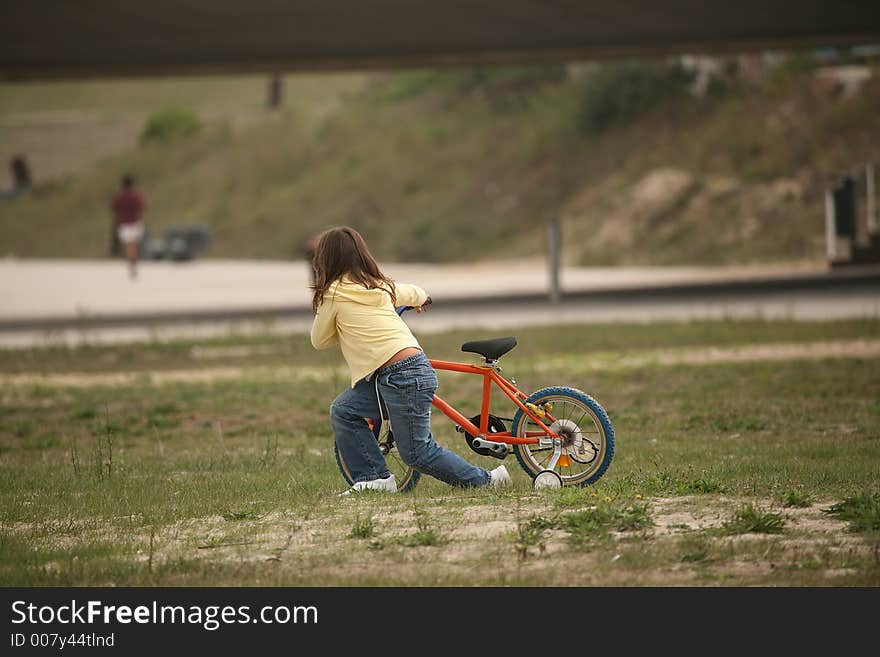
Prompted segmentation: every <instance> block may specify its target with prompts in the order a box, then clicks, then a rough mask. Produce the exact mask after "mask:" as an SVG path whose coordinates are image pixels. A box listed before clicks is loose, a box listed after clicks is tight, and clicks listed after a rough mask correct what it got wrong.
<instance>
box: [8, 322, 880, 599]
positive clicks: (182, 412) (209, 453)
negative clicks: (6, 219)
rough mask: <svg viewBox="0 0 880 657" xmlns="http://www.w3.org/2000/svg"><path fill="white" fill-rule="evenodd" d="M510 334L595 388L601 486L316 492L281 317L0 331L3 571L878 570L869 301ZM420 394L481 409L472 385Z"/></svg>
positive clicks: (715, 573) (314, 417)
mask: <svg viewBox="0 0 880 657" xmlns="http://www.w3.org/2000/svg"><path fill="white" fill-rule="evenodd" d="M502 333H505V332H504V331H502V332H501V333H499V335H500V334H502ZM511 333H513V332H511ZM515 334H516V335H517V337H518V340H519V346H518V347H517V348H516V349H514V351H513V352H511V354H509V355H508V356H506V357H505V358H504V361H505V362H504V363H503V366H504V373H505V375H507V376H515V377H516V379H517V381H518V383H519V385H520V387H521V388H522V389H524V390H534V389H537V388H540V387H544V386H546V385H557V384H561V385H572V386H575V387H578V388H581V389H583V390H585V391H587V392H589V393H590V394H591V395H593V396H594V397H595V398H596V399H597V400H599V402H600V403H601V404H602V405H603V406H604V407H605V409H606V410H607V411H608V413H609V415H610V417H611V419H612V422H613V423H614V426H615V431H616V435H617V449H616V454H615V458H614V460H613V462H612V464H611V467H610V469H609V471H608V472H607V474H606V475H605V476H604V477H603V478H602V479H601V480H599V482H598V483H597V484H595V485H593V486H591V487H587V488H565V489H562V490H558V491H534V490H533V489H532V487H531V480H530V479H529V478H528V476H527V475H526V474H525V473H524V472H523V471H522V470H521V469H520V468H519V466H518V464H517V462H516V460H515V458H513V457H509V458H508V459H507V460H506V462H505V463H506V465H507V467H508V469H509V470H510V471H511V474H512V476H513V480H514V481H513V485H512V486H511V487H510V488H508V489H503V490H499V489H492V490H489V489H479V490H460V489H454V488H452V487H449V486H447V485H445V484H442V483H440V482H438V481H435V480H433V479H430V478H427V477H426V478H423V479H422V481H421V482H420V483H419V484H418V486H417V487H416V488H415V490H414V491H413V492H412V493H407V494H402V495H387V494H381V493H366V494H362V495H360V496H357V497H346V498H340V497H337V496H336V495H335V493H337V492H339V491H341V490H344V488H345V482H344V480H343V479H342V477H341V475H340V473H339V470H338V469H337V466H336V463H335V460H334V457H333V443H332V435H331V434H330V432H329V426H328V419H327V408H328V406H329V403H330V401H331V400H332V399H333V397H334V396H335V395H336V394H338V392H339V391H340V390H341V389H342V388H343V387H344V386H345V385H346V374H345V372H344V370H343V368H342V362H341V357H339V356H338V354H333V353H318V352H315V351H314V350H312V349H311V347H310V346H309V345H308V342H307V338H305V337H302V336H290V337H285V338H279V337H265V338H236V337H232V336H230V337H228V338H224V339H219V340H211V341H200V342H198V343H193V342H185V341H180V342H174V343H158V342H157V343H151V344H143V345H125V346H115V347H114V346H106V347H81V348H77V349H71V350H68V349H38V350H30V351H28V350H24V351H20V350H15V351H5V352H2V353H0V381H2V386H0V390H2V392H0V475H2V477H0V482H2V483H0V584H2V585H4V586H48V585H60V586H82V585H88V586H93V585H110V584H115V585H137V586H141V585H166V586H178V585H187V586H203V585H211V586H213V585H223V586H244V585H270V586H274V585H287V586H336V585H339V586H400V585H412V586H438V585H477V586H489V585H515V586H516V585H523V586H573V585H581V586H582V585H587V586H611V585H614V586H653V585H663V586H727V585H734V586H741V585H773V586H876V585H878V584H880V556H878V555H880V352H878V350H877V349H876V347H877V346H878V343H880V322H878V321H877V320H865V321H845V322H828V323H789V322H761V321H749V322H700V323H669V324H655V325H604V326H603V325H595V326H593V325H590V326H569V327H561V328H556V329H524V330H517V331H516V332H515ZM466 337H467V335H465V334H455V333H450V334H442V335H431V336H426V337H424V338H423V340H422V341H423V344H424V346H425V347H426V350H427V351H428V352H429V354H430V355H432V356H433V357H436V358H442V359H448V360H456V359H462V360H467V359H468V356H466V355H464V354H461V353H460V351H459V350H458V346H459V344H460V342H461V341H462V340H463V339H465V338H466ZM829 344H834V345H836V348H835V350H834V352H833V353H834V354H836V355H835V356H834V357H828V356H827V353H828V352H827V351H823V350H822V349H819V348H818V347H820V346H821V345H829ZM777 352H779V353H781V354H782V355H781V356H780V355H778V354H777V355H776V356H770V357H768V356H767V354H774V353H777ZM460 357H462V358H460ZM439 392H440V394H442V395H443V396H444V397H445V398H447V399H448V400H449V401H451V402H452V403H454V404H455V405H456V406H459V407H460V408H461V410H462V411H464V412H466V414H467V411H471V412H472V413H474V414H475V413H476V412H478V408H477V407H476V404H477V401H476V400H477V398H478V396H479V382H476V381H472V380H470V379H468V378H465V377H461V376H460V375H459V376H458V377H457V378H456V375H453V374H449V373H441V374H440V391H439ZM498 414H499V415H502V416H507V415H506V410H504V409H502V408H499V409H498ZM508 417H509V416H508ZM435 436H436V437H437V439H438V440H439V441H440V442H441V443H442V444H444V445H446V446H448V447H450V448H452V449H455V450H456V451H458V452H459V453H461V454H463V455H464V456H465V457H466V458H468V459H469V460H471V461H472V462H474V463H478V464H480V465H483V466H484V467H487V468H491V467H494V466H495V465H496V464H497V463H498V462H497V461H496V460H494V459H490V458H488V457H482V456H478V455H476V454H474V453H473V452H470V451H469V450H468V448H467V446H466V444H465V443H464V440H463V439H462V436H461V434H458V433H456V432H455V431H454V430H453V427H452V425H451V424H450V423H449V422H447V421H446V420H445V418H444V417H443V416H442V415H440V414H439V413H438V414H435Z"/></svg>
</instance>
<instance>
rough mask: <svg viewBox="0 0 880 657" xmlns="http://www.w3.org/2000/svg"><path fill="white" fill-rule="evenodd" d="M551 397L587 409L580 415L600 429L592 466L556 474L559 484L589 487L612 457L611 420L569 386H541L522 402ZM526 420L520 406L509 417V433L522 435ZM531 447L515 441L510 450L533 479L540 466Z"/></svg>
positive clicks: (537, 400)
mask: <svg viewBox="0 0 880 657" xmlns="http://www.w3.org/2000/svg"><path fill="white" fill-rule="evenodd" d="M552 400H556V401H559V400H564V401H565V400H568V401H570V402H571V403H573V404H574V405H576V406H578V407H580V408H585V409H589V410H588V411H585V413H584V415H587V414H589V415H590V417H591V419H592V420H593V424H594V425H595V426H596V427H597V428H601V433H602V436H601V438H602V445H601V449H600V450H599V455H598V456H597V457H596V459H595V460H596V465H595V467H592V468H588V469H585V470H584V471H582V472H579V473H578V474H576V475H570V474H569V475H566V474H564V473H563V472H559V473H558V474H559V475H560V476H561V477H562V484H563V486H589V485H590V484H593V483H595V482H596V481H597V480H598V479H599V478H600V477H601V476H602V475H604V474H605V472H606V471H607V470H608V467H609V466H610V465H611V460H612V459H613V458H614V446H615V437H614V427H613V425H612V424H611V419H610V418H609V417H608V413H607V412H606V411H605V409H604V408H602V406H601V405H600V404H599V402H597V401H596V400H595V399H594V398H593V397H591V396H590V395H588V394H587V393H585V392H583V391H582V390H578V389H577V388H572V387H569V386H551V387H547V388H541V389H540V390H537V391H535V392H533V393H532V394H531V395H529V397H528V398H527V399H526V400H525V401H526V402H527V403H531V404H536V405H540V404H542V403H544V402H546V401H552ZM528 419H529V416H528V415H526V413H525V412H524V411H523V410H522V409H518V410H517V412H516V414H515V415H514V416H513V422H512V424H511V433H512V435H514V436H520V435H521V434H524V433H525V431H526V429H525V426H526V424H527V420H528ZM531 449H532V447H531V446H530V445H520V444H517V445H514V446H513V453H514V454H515V455H516V459H517V461H519V464H520V466H521V467H522V469H523V470H525V472H526V473H527V474H528V475H529V476H530V477H531V478H532V479H534V478H535V477H537V476H538V474H540V473H541V471H542V470H543V469H544V468H543V466H542V464H541V462H540V461H539V460H538V459H536V458H535V457H534V455H533V454H532V452H531Z"/></svg>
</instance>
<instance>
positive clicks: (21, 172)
mask: <svg viewBox="0 0 880 657" xmlns="http://www.w3.org/2000/svg"><path fill="white" fill-rule="evenodd" d="M9 169H10V170H11V171H12V187H10V188H9V189H0V198H13V197H14V196H18V195H19V194H22V193H24V192H26V191H28V190H29V189H30V188H31V169H30V167H29V166H28V163H27V160H26V159H25V158H24V155H16V156H14V157H13V158H12V159H11V160H9Z"/></svg>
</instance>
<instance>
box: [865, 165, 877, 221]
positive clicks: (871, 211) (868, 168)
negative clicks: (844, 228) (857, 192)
mask: <svg viewBox="0 0 880 657" xmlns="http://www.w3.org/2000/svg"><path fill="white" fill-rule="evenodd" d="M865 181H866V182H867V188H868V192H867V196H868V202H867V207H868V221H867V225H868V236H869V237H870V236H871V235H873V234H874V233H876V232H877V231H878V230H880V220H878V219H877V190H876V184H875V182H876V181H875V178H874V164H873V162H868V164H866V165H865Z"/></svg>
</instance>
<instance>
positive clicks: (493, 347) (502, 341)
mask: <svg viewBox="0 0 880 657" xmlns="http://www.w3.org/2000/svg"><path fill="white" fill-rule="evenodd" d="M515 346H516V338H514V337H508V338H492V339H491V340H473V341H471V342H465V343H464V344H463V345H461V350H462V351H467V352H468V353H472V354H480V355H481V356H483V357H484V358H486V359H487V360H498V359H499V358H501V357H502V356H503V355H504V354H506V353H507V352H508V351H510V350H511V349H513V348H514V347H515Z"/></svg>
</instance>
